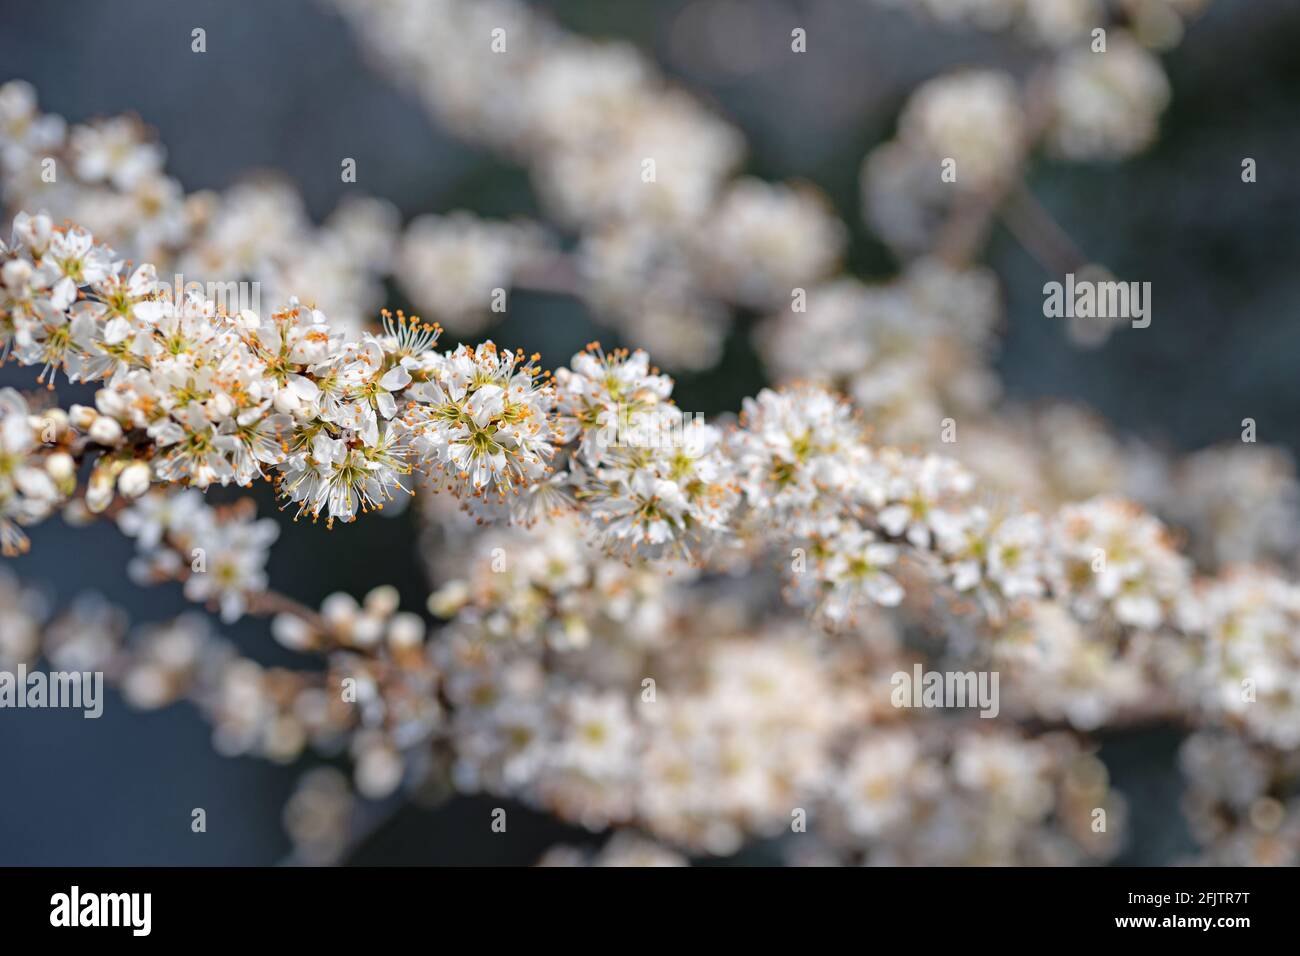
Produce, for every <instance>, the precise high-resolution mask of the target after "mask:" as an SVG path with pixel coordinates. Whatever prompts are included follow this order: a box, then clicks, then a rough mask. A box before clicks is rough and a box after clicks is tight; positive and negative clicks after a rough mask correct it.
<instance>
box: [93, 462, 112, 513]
mask: <svg viewBox="0 0 1300 956" xmlns="http://www.w3.org/2000/svg"><path fill="white" fill-rule="evenodd" d="M116 472H117V465H116V463H106V464H102V465H99V466H98V467H97V468H96V469H95V470H94V471H93V472H91V474H90V481H89V482H88V483H87V485H86V508H87V510H89V511H90V513H91V514H99V513H100V512H101V511H103V510H104V509H105V508H107V507H108V506H109V504H110V503H111V502H112V500H113V479H114V478H115V477H116Z"/></svg>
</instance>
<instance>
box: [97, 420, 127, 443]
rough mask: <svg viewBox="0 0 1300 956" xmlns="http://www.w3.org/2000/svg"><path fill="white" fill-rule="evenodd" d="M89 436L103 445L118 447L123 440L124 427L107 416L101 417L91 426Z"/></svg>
mask: <svg viewBox="0 0 1300 956" xmlns="http://www.w3.org/2000/svg"><path fill="white" fill-rule="evenodd" d="M89 435H90V437H91V439H92V440H94V441H95V442H97V443H99V444H101V445H116V444H117V443H118V442H120V441H121V440H122V426H121V425H119V424H118V423H117V422H116V421H115V420H114V419H112V418H109V417H108V416H107V415H100V416H99V417H98V418H96V419H95V421H94V424H92V425H91V426H90V432H89Z"/></svg>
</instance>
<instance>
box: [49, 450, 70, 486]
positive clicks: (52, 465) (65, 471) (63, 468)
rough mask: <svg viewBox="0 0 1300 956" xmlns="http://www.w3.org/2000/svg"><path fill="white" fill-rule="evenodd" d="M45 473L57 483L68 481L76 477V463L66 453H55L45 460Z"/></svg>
mask: <svg viewBox="0 0 1300 956" xmlns="http://www.w3.org/2000/svg"><path fill="white" fill-rule="evenodd" d="M45 472H46V474H48V475H49V476H50V477H51V478H53V479H54V480H55V481H57V482H59V483H63V482H66V481H70V480H71V479H73V478H75V477H76V475H77V463H76V462H75V461H73V460H72V456H71V455H69V454H68V453H67V452H66V451H56V452H55V453H54V454H52V455H50V456H48V457H47V458H46V459H45Z"/></svg>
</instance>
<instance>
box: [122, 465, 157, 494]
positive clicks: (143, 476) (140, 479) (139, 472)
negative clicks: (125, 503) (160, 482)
mask: <svg viewBox="0 0 1300 956" xmlns="http://www.w3.org/2000/svg"><path fill="white" fill-rule="evenodd" d="M152 479H153V470H152V469H151V468H150V467H149V463H148V462H143V461H133V462H131V464H129V465H127V466H126V467H125V468H123V469H122V474H120V475H119V476H118V478H117V490H118V491H120V492H121V493H122V494H123V495H124V496H125V497H127V498H139V497H140V496H141V495H142V494H144V493H145V492H146V491H148V490H149V482H150V481H151V480H152Z"/></svg>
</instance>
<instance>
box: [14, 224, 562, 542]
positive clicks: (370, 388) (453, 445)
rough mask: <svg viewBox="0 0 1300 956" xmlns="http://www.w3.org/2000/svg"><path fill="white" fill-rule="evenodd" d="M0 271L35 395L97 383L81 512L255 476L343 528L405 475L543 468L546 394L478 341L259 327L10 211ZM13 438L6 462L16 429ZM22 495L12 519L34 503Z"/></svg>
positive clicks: (85, 430) (458, 484)
mask: <svg viewBox="0 0 1300 956" xmlns="http://www.w3.org/2000/svg"><path fill="white" fill-rule="evenodd" d="M0 257H2V258H3V265H2V266H0V276H2V277H3V286H2V287H0V336H2V340H0V346H2V347H3V348H4V349H5V350H6V351H9V350H12V354H13V356H14V358H15V359H16V360H17V361H18V362H19V363H20V364H22V365H37V366H41V367H42V372H41V376H40V377H41V379H45V378H47V377H48V378H49V380H50V384H51V385H53V378H54V376H55V375H56V374H57V373H59V372H62V373H64V374H65V375H66V377H67V378H68V380H69V381H71V382H87V383H95V384H97V385H99V386H100V387H99V390H98V391H97V392H96V396H95V408H93V409H84V410H83V411H84V414H82V415H78V416H76V420H75V421H70V424H71V425H72V426H73V427H74V428H76V429H77V431H78V433H79V434H84V435H85V436H86V437H88V438H89V439H91V440H93V441H94V442H96V443H97V444H98V445H100V446H102V447H103V449H104V451H103V453H102V454H101V455H100V456H99V457H98V458H97V460H96V464H95V470H94V472H93V473H92V475H91V477H90V479H89V485H88V491H87V495H86V504H87V506H88V507H89V508H90V510H91V511H102V510H104V509H105V508H106V507H108V505H109V504H110V503H111V501H112V498H113V492H114V488H115V487H116V489H117V490H118V491H119V492H121V493H122V495H124V496H125V497H128V498H130V497H138V496H139V495H140V494H142V493H143V492H144V491H146V490H147V489H148V487H149V485H150V483H151V482H154V481H158V482H169V483H176V484H183V485H188V486H191V487H194V488H199V489H206V488H208V487H209V486H210V485H213V484H220V485H228V484H234V485H240V486H248V485H250V484H251V483H252V482H253V481H254V480H255V479H257V478H268V479H273V480H274V481H275V482H276V485H277V488H278V490H279V492H280V494H281V495H282V496H283V497H284V498H286V499H288V501H289V502H291V503H293V504H295V505H297V510H298V514H299V515H301V514H303V513H307V514H309V515H310V516H311V517H313V518H316V517H319V516H321V515H322V514H324V515H325V516H326V518H327V519H328V520H329V521H330V522H333V521H335V520H339V521H351V520H353V519H354V518H355V517H356V515H357V513H358V512H363V511H367V510H370V509H381V508H383V506H384V504H385V502H388V501H392V500H393V498H394V496H395V495H397V494H405V493H409V492H410V489H409V488H408V487H407V485H406V484H405V483H404V479H405V477H406V476H407V475H409V474H410V473H411V472H412V470H413V468H415V467H417V466H421V467H426V468H427V469H428V470H429V472H430V473H431V474H432V475H434V476H435V484H436V485H437V486H439V487H443V488H447V489H449V490H451V491H452V492H453V493H454V494H457V495H471V496H479V497H482V496H484V495H493V494H494V495H497V496H498V497H504V495H505V494H506V493H509V492H516V491H517V490H518V488H519V486H520V485H521V484H531V483H533V482H535V481H536V480H537V479H538V478H539V477H541V476H542V475H543V474H544V473H545V472H546V470H547V468H548V464H547V460H548V459H549V457H550V456H551V454H552V453H553V446H552V444H551V441H552V438H553V435H552V431H551V424H550V418H549V413H550V408H551V406H552V405H553V403H554V389H553V387H552V386H550V385H548V384H545V377H544V376H541V375H540V374H539V370H538V369H537V368H536V366H535V364H534V362H535V357H534V359H525V358H524V357H523V356H522V355H519V354H515V353H511V352H506V351H503V350H498V349H497V348H496V347H495V346H494V345H493V344H492V343H491V342H487V343H484V344H482V345H480V346H478V347H476V348H471V347H468V346H461V347H460V348H458V349H456V350H454V351H451V352H446V353H440V352H437V351H436V350H435V348H434V346H435V344H436V342H437V339H438V335H439V331H440V330H439V329H438V328H437V327H436V326H433V325H428V324H425V323H422V322H420V321H419V320H418V319H415V318H409V319H408V318H407V317H406V316H404V315H402V314H400V313H399V314H397V315H396V316H391V315H388V314H385V316H384V322H383V329H382V332H381V333H380V334H373V333H364V334H363V335H362V336H361V337H360V338H358V339H354V340H347V339H345V338H344V337H343V336H342V335H341V334H339V333H337V332H335V331H334V330H333V329H332V327H331V326H330V325H329V323H328V321H327V320H326V318H325V316H324V315H323V314H322V313H321V312H320V311H319V310H315V309H310V308H307V307H305V306H302V305H300V304H299V303H298V302H297V301H296V300H290V303H289V305H288V307H287V308H284V309H281V310H279V311H276V312H273V313H272V314H271V315H270V316H269V317H267V318H265V319H264V318H263V317H261V316H259V315H258V314H257V313H255V312H252V311H251V310H247V309H245V310H243V311H240V312H239V313H238V314H234V315H231V314H227V313H226V312H225V311H224V310H222V309H220V308H219V307H218V306H217V305H216V304H215V303H214V302H213V301H212V300H208V299H204V298H202V297H201V296H199V295H197V294H195V293H190V294H187V295H186V296H185V297H184V299H182V300H180V301H177V300H176V299H175V298H167V297H165V296H160V295H158V294H157V292H156V288H155V283H156V278H155V275H156V272H155V269H154V268H153V266H151V265H147V264H146V265H141V266H138V267H137V268H135V269H134V270H133V271H132V272H131V273H130V274H129V275H127V273H126V271H125V267H124V263H123V262H122V261H121V260H118V259H116V258H115V255H114V253H113V252H112V250H110V249H108V248H105V247H104V246H102V245H98V244H96V243H95V242H94V239H93V237H92V236H91V235H90V233H88V232H86V231H85V230H83V229H81V228H79V227H77V226H57V227H56V226H54V225H53V224H52V223H51V221H50V219H49V218H48V217H47V216H44V215H37V216H30V215H27V214H26V213H20V214H19V215H18V217H17V218H16V219H15V221H14V234H13V240H12V242H11V243H8V244H5V245H4V246H3V247H0ZM399 412H400V414H399ZM7 417H8V416H7ZM13 441H14V443H15V454H16V455H17V454H20V453H21V452H22V451H23V450H24V448H23V444H24V442H23V441H21V440H20V436H19V435H18V428H17V426H15V429H14V438H13ZM28 474H29V471H28V470H23V471H21V473H19V477H24V476H27V475H28ZM26 484H27V485H28V491H27V492H26V493H25V494H24V496H23V499H22V501H20V502H18V505H17V506H19V507H21V506H23V502H25V501H27V500H29V499H33V498H34V497H35V496H36V495H37V492H38V491H39V492H40V493H42V494H43V493H44V489H36V488H35V486H34V485H32V480H31V479H30V478H28V479H27V480H26ZM51 489H52V486H51ZM15 500H17V499H15ZM32 507H34V505H33V506H32Z"/></svg>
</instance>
